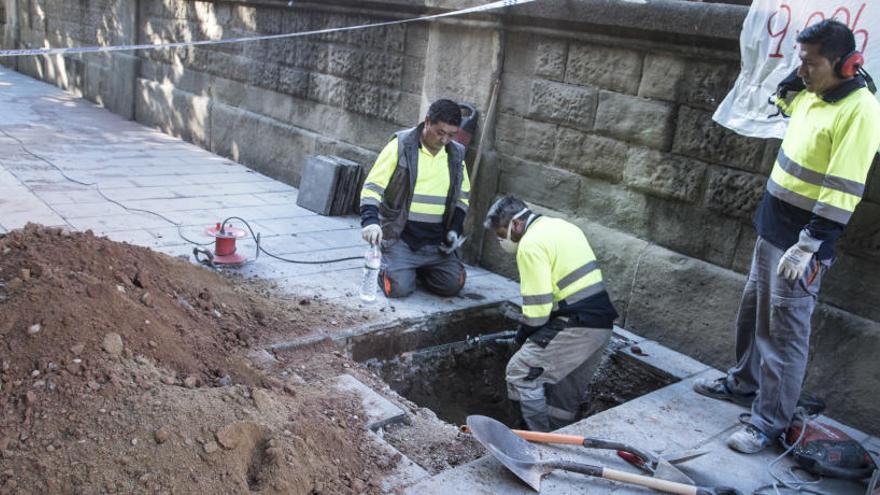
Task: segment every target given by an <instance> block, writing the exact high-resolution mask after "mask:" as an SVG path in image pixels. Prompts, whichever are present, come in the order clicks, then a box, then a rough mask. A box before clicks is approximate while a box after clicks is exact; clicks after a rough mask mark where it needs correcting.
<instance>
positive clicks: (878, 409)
mask: <svg viewBox="0 0 880 495" xmlns="http://www.w3.org/2000/svg"><path fill="white" fill-rule="evenodd" d="M878 354H880V323H877V322H876V321H871V320H867V319H864V318H859V317H858V316H855V315H853V314H851V313H847V312H845V311H841V310H839V309H836V308H833V307H830V306H828V305H825V304H819V305H817V307H816V311H815V313H814V315H813V333H812V336H811V342H810V364H809V366H808V368H807V369H808V373H807V378H806V382H805V384H804V385H805V388H806V390H808V391H810V392H812V393H814V394H817V395H819V396H820V397H822V398H824V399H825V402H826V403H827V404H828V411H827V414H828V415H829V416H831V417H834V418H836V419H839V420H841V421H844V422H845V423H847V424H848V425H850V426H854V427H856V428H859V429H861V430H863V431H865V432H867V433H871V434H875V435H876V434H877V433H878V432H880V402H878V401H877V400H876V393H877V390H880V372H878V368H877V355H878Z"/></svg>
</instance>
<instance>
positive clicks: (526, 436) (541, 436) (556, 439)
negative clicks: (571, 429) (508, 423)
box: [513, 430, 584, 445]
mask: <svg viewBox="0 0 880 495" xmlns="http://www.w3.org/2000/svg"><path fill="white" fill-rule="evenodd" d="M513 432H514V433H516V435H517V436H518V437H520V438H522V439H523V440H528V441H530V442H541V443H562V444H566V445H583V444H584V437H579V436H577V435H563V434H561V433H543V432H540V431H528V430H513Z"/></svg>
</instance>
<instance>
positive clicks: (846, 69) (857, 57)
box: [834, 50, 865, 79]
mask: <svg viewBox="0 0 880 495" xmlns="http://www.w3.org/2000/svg"><path fill="white" fill-rule="evenodd" d="M863 65H865V57H864V56H863V55H862V54H861V52H858V51H856V50H853V51H851V52H849V53H847V54H846V55H844V56H842V57H840V60H839V61H838V62H837V63H836V64H834V72H835V73H836V74H837V76H838V77H840V78H841V79H849V78H850V77H853V76H855V75H856V74H857V73H858V72H859V69H860V68H861V67H862V66H863Z"/></svg>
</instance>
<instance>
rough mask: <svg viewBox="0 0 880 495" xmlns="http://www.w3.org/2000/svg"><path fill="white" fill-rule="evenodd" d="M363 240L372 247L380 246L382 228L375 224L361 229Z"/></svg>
mask: <svg viewBox="0 0 880 495" xmlns="http://www.w3.org/2000/svg"><path fill="white" fill-rule="evenodd" d="M361 238H362V239H363V240H364V242H368V243H370V245H371V246H375V245H378V244H379V243H380V242H382V227H380V226H379V225H378V224H375V223H374V224H372V225H367V226H366V227H364V228H363V229H361Z"/></svg>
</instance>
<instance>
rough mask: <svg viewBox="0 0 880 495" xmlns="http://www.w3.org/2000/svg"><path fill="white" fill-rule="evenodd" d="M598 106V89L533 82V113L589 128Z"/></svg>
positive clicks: (539, 116) (531, 112)
mask: <svg viewBox="0 0 880 495" xmlns="http://www.w3.org/2000/svg"><path fill="white" fill-rule="evenodd" d="M595 109H596V91H595V90H593V89H592V88H584V87H580V86H573V85H571V84H562V83H556V82H550V81H542V80H537V81H534V82H532V89H531V98H530V100H529V116H531V117H535V118H538V119H543V120H548V121H550V122H557V123H562V124H569V125H572V126H579V127H587V128H588V127H589V126H590V124H591V123H592V122H593V117H594V115H595V111H596V110H595Z"/></svg>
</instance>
